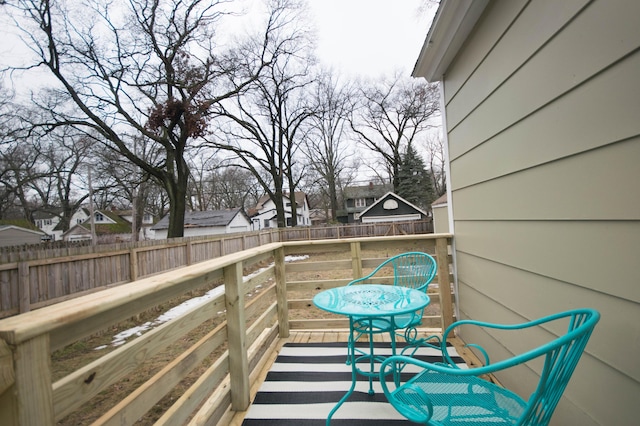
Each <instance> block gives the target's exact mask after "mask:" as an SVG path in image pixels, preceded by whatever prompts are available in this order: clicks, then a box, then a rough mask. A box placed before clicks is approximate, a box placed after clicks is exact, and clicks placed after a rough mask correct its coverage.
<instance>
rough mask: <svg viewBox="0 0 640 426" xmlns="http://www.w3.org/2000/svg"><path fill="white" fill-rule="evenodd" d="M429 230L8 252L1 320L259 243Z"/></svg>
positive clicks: (414, 228) (292, 232)
mask: <svg viewBox="0 0 640 426" xmlns="http://www.w3.org/2000/svg"><path fill="white" fill-rule="evenodd" d="M430 232H433V225H432V223H431V222H430V221H417V222H406V223H378V224H353V225H336V226H323V227H299V228H285V229H267V230H262V231H256V232H246V233H238V234H230V235H215V236H207V237H188V238H174V239H170V240H164V241H156V240H152V241H143V242H138V243H120V244H109V245H105V246H96V247H92V246H88V247H84V246H83V247H78V246H71V247H67V248H64V247H59V248H56V249H51V250H35V249H34V250H33V251H31V252H26V251H20V252H6V253H4V256H0V257H4V261H2V260H0V318H6V317H8V316H11V315H16V314H19V313H24V312H28V311H30V310H32V309H38V308H42V307H44V306H48V305H52V304H55V303H59V302H62V301H64V300H68V299H70V298H73V297H78V296H82V295H86V294H88V293H91V292H95V291H100V290H104V289H106V288H108V287H113V286H117V285H123V284H126V283H129V282H132V281H136V280H138V279H140V278H144V277H148V276H151V275H154V274H158V273H162V272H165V271H168V270H171V269H175V268H181V267H184V266H189V265H193V264H195V263H198V262H203V261H207V260H209V259H212V258H216V257H220V256H224V255H226V254H229V253H236V252H239V251H242V250H247V249H250V248H254V247H259V246H261V245H263V244H270V243H274V242H281V241H299V240H312V239H342V238H353V237H371V236H379V235H407V234H424V233H430Z"/></svg>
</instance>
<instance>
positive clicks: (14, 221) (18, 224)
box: [0, 218, 40, 232]
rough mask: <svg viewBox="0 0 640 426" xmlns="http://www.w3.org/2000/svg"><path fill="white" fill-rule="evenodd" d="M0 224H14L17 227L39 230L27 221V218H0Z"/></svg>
mask: <svg viewBox="0 0 640 426" xmlns="http://www.w3.org/2000/svg"><path fill="white" fill-rule="evenodd" d="M0 226H15V227H18V228H24V229H30V230H32V231H37V232H40V229H38V227H37V226H35V225H34V224H33V223H31V222H29V221H28V220H27V219H24V218H20V219H2V220H0Z"/></svg>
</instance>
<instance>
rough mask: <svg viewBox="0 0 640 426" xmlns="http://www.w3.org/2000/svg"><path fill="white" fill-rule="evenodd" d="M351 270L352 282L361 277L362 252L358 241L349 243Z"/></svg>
mask: <svg viewBox="0 0 640 426" xmlns="http://www.w3.org/2000/svg"><path fill="white" fill-rule="evenodd" d="M351 269H352V270H353V279H354V280H355V279H356V278H360V277H362V251H361V247H360V242H359V241H358V242H355V243H351Z"/></svg>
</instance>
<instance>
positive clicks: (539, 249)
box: [443, 0, 640, 426]
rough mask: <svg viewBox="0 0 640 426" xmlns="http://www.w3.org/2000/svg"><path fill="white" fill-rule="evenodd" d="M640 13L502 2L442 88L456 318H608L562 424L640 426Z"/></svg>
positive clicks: (510, 380)
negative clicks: (573, 312) (582, 314)
mask: <svg viewBox="0 0 640 426" xmlns="http://www.w3.org/2000/svg"><path fill="white" fill-rule="evenodd" d="M639 16H640V2H638V1H635V0H626V1H623V0H615V1H614V0H599V1H598V0H596V1H591V2H590V1H582V0H565V1H561V2H558V1H551V0H549V1H524V0H506V1H492V2H490V4H489V5H488V6H487V8H486V9H485V11H484V14H483V15H482V17H481V18H480V20H479V21H478V23H477V24H476V27H475V28H474V30H473V31H472V33H471V34H470V36H469V37H468V38H467V40H466V42H465V44H464V45H463V47H462V48H461V49H460V51H459V52H458V54H457V56H456V59H455V60H454V61H453V63H452V64H451V65H450V66H449V67H448V69H447V70H446V73H445V77H444V84H443V90H444V98H443V99H444V104H445V105H446V122H447V138H448V150H449V157H450V167H451V176H450V177H451V194H450V202H452V205H453V212H454V232H455V241H456V250H457V251H456V263H457V282H458V288H459V305H458V309H459V315H460V317H461V318H473V319H481V320H487V321H495V322H507V323H509V322H521V321H524V320H528V319H533V318H537V317H540V316H544V315H547V314H550V313H554V312H558V311H563V310H567V309H571V308H576V307H593V308H595V309H597V310H599V311H600V312H601V314H602V318H601V321H600V323H599V324H598V326H597V327H596V330H595V332H594V334H593V335H592V338H591V340H590V342H589V344H588V346H587V349H586V353H585V355H584V356H583V358H582V360H581V361H580V364H579V365H578V368H577V370H576V372H575V373H574V376H573V378H572V380H571V382H570V384H569V386H568V388H567V391H566V392H565V395H564V397H563V399H562V401H561V403H560V405H559V406H558V409H557V411H556V413H555V416H554V419H553V421H552V424H554V425H581V426H585V425H596V424H600V425H614V424H615V425H631V424H636V422H637V405H638V404H637V403H638V395H640V368H639V367H638V363H637V354H638V353H639V352H640V339H639V338H638V336H640V304H639V302H640V272H639V271H640V268H638V266H637V263H638V259H639V258H640V195H639V182H640V166H639V163H640V162H639V160H640V115H639V113H640V51H639V50H638V48H639V47H640V30H639V28H640V21H639V19H638V17H639ZM552 331H553V332H557V333H560V332H561V331H560V330H552ZM462 337H463V338H464V339H465V340H468V341H478V342H480V343H481V344H483V345H484V346H485V347H486V348H487V349H488V351H489V353H493V354H496V355H497V358H500V356H501V355H507V354H508V353H509V352H511V351H516V350H517V349H516V345H517V342H504V341H503V342H501V343H500V344H499V343H497V341H495V340H494V339H493V337H492V336H490V335H486V334H476V335H464V336H462ZM503 344H504V346H502V345H503ZM519 371H520V372H519V373H517V374H515V375H509V376H500V377H499V378H500V379H501V380H502V381H503V383H504V384H505V385H506V386H507V387H510V388H513V389H515V390H516V391H519V392H520V393H521V394H522V395H526V392H528V391H530V389H531V386H532V384H533V383H535V382H536V381H537V376H536V374H535V373H534V372H533V371H531V370H529V369H520V370H519Z"/></svg>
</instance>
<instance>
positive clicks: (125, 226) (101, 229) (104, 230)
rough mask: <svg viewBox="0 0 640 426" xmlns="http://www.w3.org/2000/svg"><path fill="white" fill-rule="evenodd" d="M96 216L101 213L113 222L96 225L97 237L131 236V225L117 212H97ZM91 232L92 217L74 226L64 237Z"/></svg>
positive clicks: (95, 212)
mask: <svg viewBox="0 0 640 426" xmlns="http://www.w3.org/2000/svg"><path fill="white" fill-rule="evenodd" d="M93 213H94V214H97V213H100V214H102V215H104V216H106V217H108V218H109V219H111V220H112V221H113V223H96V224H95V229H96V235H114V234H130V233H131V223H129V222H128V221H127V220H125V219H123V218H122V217H120V216H119V215H118V214H116V213H115V212H112V211H109V210H96V211H94V212H93ZM87 232H89V233H90V232H91V217H89V218H87V219H86V220H85V221H84V222H82V223H80V224H78V225H74V226H72V227H70V228H69V230H67V231H66V232H65V233H64V234H62V235H69V234H85V233H87Z"/></svg>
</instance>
